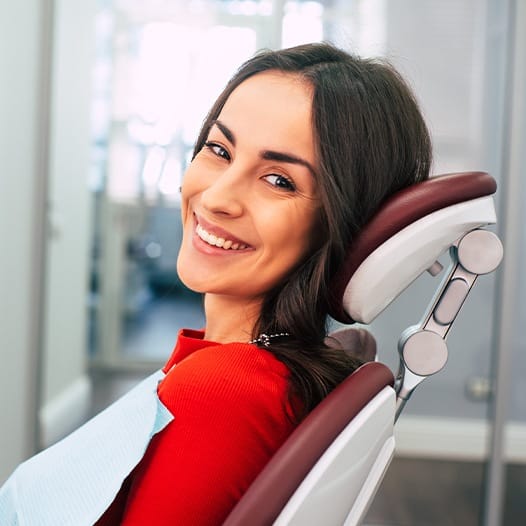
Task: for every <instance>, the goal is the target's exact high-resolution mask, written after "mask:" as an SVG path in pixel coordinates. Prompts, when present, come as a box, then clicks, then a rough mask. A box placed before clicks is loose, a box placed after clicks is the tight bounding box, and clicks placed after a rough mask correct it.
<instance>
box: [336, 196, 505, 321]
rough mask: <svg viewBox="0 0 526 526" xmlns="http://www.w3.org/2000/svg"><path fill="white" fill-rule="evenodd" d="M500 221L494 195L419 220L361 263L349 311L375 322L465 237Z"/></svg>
mask: <svg viewBox="0 0 526 526" xmlns="http://www.w3.org/2000/svg"><path fill="white" fill-rule="evenodd" d="M495 222H496V215H495V206H494V203H493V197H491V196H489V197H481V198H479V199H473V200H471V201H467V202H464V203H459V204H456V205H453V206H449V207H447V208H444V209H442V210H438V211H436V212H433V213H431V214H429V215H427V216H425V217H423V218H422V219H419V220H418V221H415V222H414V223H412V224H411V225H409V226H407V227H406V228H404V229H402V230H401V231H400V232H398V234H395V235H394V236H393V237H391V238H390V239H389V240H387V241H386V242H385V243H383V244H382V245H380V246H379V247H378V248H377V249H376V250H375V251H374V252H373V253H372V254H370V255H369V257H367V258H366V259H365V260H364V261H363V263H362V264H361V265H360V266H359V267H358V270H357V271H356V272H355V273H354V275H353V277H352V278H351V280H350V281H349V284H348V285H347V288H346V289H345V293H344V297H343V304H344V307H345V310H346V311H347V312H348V313H349V315H350V316H351V317H352V318H353V319H354V320H355V321H358V322H361V323H370V322H371V321H372V320H374V318H376V316H378V314H380V312H382V311H383V310H384V309H385V308H386V307H387V306H388V305H389V303H391V301H393V300H394V299H395V298H396V297H397V296H398V295H399V294H400V293H401V292H402V291H403V290H404V289H405V288H406V287H407V286H408V285H410V284H411V283H412V282H413V281H414V280H415V279H416V278H417V277H418V276H419V275H420V274H422V272H424V271H425V270H426V269H427V268H429V267H430V266H431V265H432V264H433V263H434V262H435V261H436V260H437V259H438V258H439V257H440V255H441V254H443V253H444V252H445V251H446V250H447V249H448V248H449V247H450V246H452V245H453V244H454V243H455V242H456V241H458V239H459V238H461V237H462V236H463V235H464V234H466V233H467V232H469V231H471V230H473V229H475V228H479V227H481V226H485V225H488V224H492V223H495Z"/></svg>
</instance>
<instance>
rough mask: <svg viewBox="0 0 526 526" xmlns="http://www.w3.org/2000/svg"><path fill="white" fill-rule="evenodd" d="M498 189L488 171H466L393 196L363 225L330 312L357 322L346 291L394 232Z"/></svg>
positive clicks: (337, 284) (336, 278) (334, 292)
mask: <svg viewBox="0 0 526 526" xmlns="http://www.w3.org/2000/svg"><path fill="white" fill-rule="evenodd" d="M496 190H497V183H496V182H495V179H493V177H491V176H490V175H489V174H487V173H485V172H462V173H454V174H445V175H439V176H436V177H432V178H430V179H428V180H426V181H423V182H421V183H417V184H414V185H412V186H409V187H407V188H404V189H403V190H400V191H399V192H397V193H396V194H393V195H392V196H391V197H389V198H388V199H387V200H386V201H385V202H384V203H383V204H382V205H381V207H380V209H379V210H378V212H377V213H376V214H375V215H374V216H373V218H372V219H371V221H369V223H368V224H367V225H366V226H365V227H364V228H363V229H362V231H361V232H360V234H359V235H358V236H357V237H356V239H355V240H354V242H353V244H352V245H351V246H350V247H349V250H348V251H347V256H346V258H345V261H344V263H343V265H342V266H341V268H340V270H339V271H338V272H337V273H336V274H335V276H334V278H333V281H332V287H331V297H332V303H331V306H330V312H329V314H330V315H331V316H332V317H333V318H335V319H336V320H338V321H340V322H342V323H353V320H352V318H350V317H349V316H348V315H347V313H346V312H345V309H344V307H343V302H342V300H343V294H344V292H345V288H346V287H347V284H348V283H349V280H350V279H351V277H352V275H353V274H354V272H355V271H356V270H357V269H358V267H359V266H360V264H361V263H362V262H363V261H364V260H365V259H366V258H367V257H368V256H369V255H370V254H371V253H372V252H373V251H374V250H376V249H377V248H378V247H379V246H380V245H381V244H382V243H384V242H385V241H387V240H388V239H389V238H390V237H392V236H393V235H394V234H396V233H397V232H399V231H400V230H402V229H403V228H405V227H406V226H408V225H410V224H411V223H413V222H415V221H417V220H418V219H421V218H422V217H425V216H426V215H428V214H431V213H432V212H436V211H437V210H440V209H442V208H446V207H448V206H451V205H455V204H458V203H462V202H464V201H469V200H471V199H477V198H479V197H485V196H488V195H491V194H494V193H495V191H496Z"/></svg>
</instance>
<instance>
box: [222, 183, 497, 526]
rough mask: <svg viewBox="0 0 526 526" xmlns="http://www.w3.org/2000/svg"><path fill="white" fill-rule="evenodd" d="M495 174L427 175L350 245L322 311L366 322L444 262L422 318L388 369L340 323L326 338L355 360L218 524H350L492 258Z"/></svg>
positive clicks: (370, 342) (362, 335) (369, 340)
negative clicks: (402, 415) (490, 227)
mask: <svg viewBox="0 0 526 526" xmlns="http://www.w3.org/2000/svg"><path fill="white" fill-rule="evenodd" d="M495 191H496V183H495V181H494V179H493V178H492V177H491V176H489V175H488V174H486V173H483V172H467V173H459V174H448V175H443V176H437V177H433V178H431V179H429V180H427V181H425V182H422V183H418V184H415V185H413V186H412V187H409V188H406V189H404V190H402V191H400V192H398V193H397V194H395V195H394V196H392V197H391V198H390V199H388V200H387V201H386V202H385V203H384V204H383V206H382V208H381V209H380V211H379V212H378V213H377V214H376V215H375V216H374V217H373V219H372V220H371V221H370V222H369V224H368V225H367V227H366V228H365V229H364V230H363V231H362V233H361V234H360V236H359V237H358V239H357V240H356V241H355V243H354V244H353V246H352V247H351V248H350V250H349V252H348V254H347V259H346V261H345V265H344V266H343V267H342V269H341V271H340V272H339V274H338V275H337V276H336V278H335V280H334V289H333V290H334V298H333V305H332V312H331V315H332V316H333V317H334V318H335V319H336V320H337V321H339V322H341V323H343V324H352V323H354V322H359V323H362V324H369V323H370V322H371V321H373V320H374V319H375V318H376V317H377V316H378V314H380V312H382V311H383V310H384V309H385V308H386V307H387V306H388V305H389V304H390V303H391V302H392V301H393V300H394V299H395V298H396V297H397V296H398V295H399V294H400V293H401V292H402V291H403V290H404V289H405V288H406V287H408V286H409V285H410V284H411V283H412V282H413V281H414V280H415V279H416V278H417V277H418V276H419V275H420V274H422V273H423V272H424V271H426V270H427V271H428V272H429V273H430V274H431V275H433V276H435V275H437V274H439V273H440V272H441V271H442V265H441V264H440V263H439V262H438V259H439V258H440V257H441V256H442V255H443V254H444V253H445V252H447V251H449V256H450V260H451V263H450V265H449V269H448V270H447V272H445V277H444V278H443V280H442V282H441V284H440V285H439V286H438V289H437V291H436V294H435V296H434V297H433V298H432V299H431V302H430V304H429V307H428V308H427V310H426V312H425V314H424V316H423V318H422V319H421V321H420V322H419V323H418V324H417V325H415V326H413V327H410V328H408V329H407V330H406V331H404V333H403V334H402V335H401V337H400V340H399V343H398V352H399V355H400V366H399V369H398V372H397V375H396V377H394V376H393V373H392V372H391V370H390V369H389V368H388V367H387V366H385V365H383V364H382V363H379V362H378V361H375V355H376V346H375V341H374V338H373V337H372V336H371V335H370V334H369V333H368V332H366V331H365V330H364V329H354V328H353V329H349V328H344V329H341V330H339V331H337V332H336V333H334V334H332V335H331V336H332V337H331V338H330V340H329V342H332V344H333V345H336V346H338V347H340V348H342V347H343V348H345V349H348V350H349V352H353V350H355V349H358V350H359V356H360V357H361V358H362V360H363V361H365V362H366V363H364V365H362V366H361V367H359V368H358V369H357V370H356V371H355V372H353V373H352V374H351V375H350V376H349V377H348V378H347V379H346V380H345V381H344V382H342V384H340V385H339V386H338V387H337V388H336V389H334V390H333V391H332V392H331V393H330V394H329V395H328V396H327V397H326V398H325V399H324V400H323V401H322V402H321V403H320V404H319V405H318V406H317V407H316V408H315V409H314V410H313V411H312V412H311V413H310V414H309V415H308V416H307V417H306V418H305V419H304V420H303V421H302V423H301V424H300V425H299V426H298V427H297V428H296V429H295V431H294V432H293V433H292V434H291V436H290V437H289V438H288V440H287V441H286V442H285V443H284V444H283V446H282V447H281V448H280V449H279V450H278V452H277V453H276V454H275V455H274V457H273V458H272V459H271V460H270V462H269V463H268V464H267V465H266V467H265V468H264V469H263V471H262V472H261V473H260V474H259V476H258V477H257V478H256V480H255V481H254V482H253V483H252V485H251V486H250V488H249V489H248V491H247V492H246V493H245V495H244V496H243V497H242V498H241V500H240V501H239V502H238V504H237V505H236V507H235V508H234V509H233V510H232V512H231V513H230V515H229V516H228V518H227V520H226V521H225V523H224V525H225V526H246V525H250V526H267V525H271V524H273V525H275V526H284V525H298V526H310V525H312V526H320V525H323V526H332V525H334V526H336V525H338V526H339V525H343V524H344V525H345V526H352V525H357V524H360V523H361V521H362V519H363V517H364V516H365V513H366V512H367V509H368V507H369V505H370V503H371V502H372V500H373V498H374V495H375V493H376V490H377V489H378V486H379V485H380V482H381V480H382V478H383V475H384V473H385V472H386V470H387V468H388V466H389V464H390V462H391V459H392V457H393V453H394V449H395V439H394V424H395V422H396V420H397V418H398V416H399V415H400V413H401V411H402V409H403V407H404V405H405V404H406V402H407V400H408V399H409V397H410V396H411V394H412V393H413V391H414V390H415V388H416V387H417V386H418V385H419V384H420V383H421V382H422V381H424V380H425V379H426V378H427V377H429V376H431V375H433V374H436V373H437V372H439V371H440V370H441V369H442V368H443V367H444V365H445V364H446V361H447V355H448V350H447V345H446V338H447V335H448V332H449V330H450V328H451V326H452V324H453V322H454V321H455V318H456V316H457V314H458V312H459V310H460V308H461V307H462V305H463V303H464V301H465V299H466V297H467V295H468V294H469V292H470V290H471V287H472V286H473V284H474V283H475V281H476V279H477V277H478V276H479V275H481V274H488V273H490V272H492V271H494V270H495V269H496V268H497V266H498V265H499V263H500V261H501V259H502V254H503V250H502V245H501V243H500V241H499V239H498V237H497V236H496V235H495V234H493V233H492V232H490V231H488V230H483V229H481V227H484V226H486V225H490V224H493V223H495V222H496V216H495V209H494V203H493V197H492V194H494V193H495Z"/></svg>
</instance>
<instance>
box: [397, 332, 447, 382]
mask: <svg viewBox="0 0 526 526" xmlns="http://www.w3.org/2000/svg"><path fill="white" fill-rule="evenodd" d="M447 354H448V353H447V345H446V342H445V341H444V340H443V338H442V337H441V336H439V335H438V334H437V333H436V332H432V331H418V332H415V333H414V334H412V335H411V336H409V338H408V339H407V340H406V342H405V343H404V347H403V350H402V356H403V358H404V363H405V364H406V366H407V367H408V368H409V370H410V371H411V372H413V373H415V374H418V375H420V376H431V375H432V374H435V373H438V371H440V369H442V368H443V367H444V365H446V362H447Z"/></svg>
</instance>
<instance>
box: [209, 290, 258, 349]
mask: <svg viewBox="0 0 526 526" xmlns="http://www.w3.org/2000/svg"><path fill="white" fill-rule="evenodd" d="M260 312H261V300H260V299H254V300H244V301H240V298H239V297H232V296H223V295H217V294H205V317H206V328H205V339H206V340H210V341H214V342H219V343H228V342H239V341H240V342H248V341H249V340H251V339H252V331H253V329H254V325H255V324H256V322H257V319H258V317H259V314H260Z"/></svg>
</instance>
